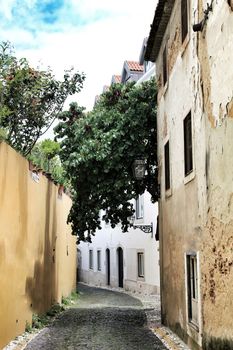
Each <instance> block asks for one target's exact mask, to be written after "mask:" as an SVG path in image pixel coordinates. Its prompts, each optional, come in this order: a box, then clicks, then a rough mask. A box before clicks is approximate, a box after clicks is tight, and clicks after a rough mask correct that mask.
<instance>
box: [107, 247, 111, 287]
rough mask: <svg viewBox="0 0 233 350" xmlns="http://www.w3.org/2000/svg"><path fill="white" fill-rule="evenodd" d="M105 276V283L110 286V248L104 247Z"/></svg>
mask: <svg viewBox="0 0 233 350" xmlns="http://www.w3.org/2000/svg"><path fill="white" fill-rule="evenodd" d="M106 277H107V285H108V286H110V250H109V249H108V248H107V249H106Z"/></svg>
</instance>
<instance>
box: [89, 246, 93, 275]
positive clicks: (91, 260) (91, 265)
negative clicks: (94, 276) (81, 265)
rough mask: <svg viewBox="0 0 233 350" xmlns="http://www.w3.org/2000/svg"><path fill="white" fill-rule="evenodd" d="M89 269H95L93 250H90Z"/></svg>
mask: <svg viewBox="0 0 233 350" xmlns="http://www.w3.org/2000/svg"><path fill="white" fill-rule="evenodd" d="M89 269H90V270H93V250H89Z"/></svg>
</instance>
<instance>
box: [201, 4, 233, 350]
mask: <svg viewBox="0 0 233 350" xmlns="http://www.w3.org/2000/svg"><path fill="white" fill-rule="evenodd" d="M201 5H202V6H200V8H199V11H200V12H201V11H202V8H206V7H207V1H203V2H202V4H201ZM231 6H232V2H231V1H213V11H212V12H211V13H210V15H209V19H208V22H207V26H206V28H205V30H204V32H203V33H202V34H201V35H200V37H199V50H198V55H199V60H200V62H201V65H202V75H201V79H202V85H203V99H204V110H205V113H206V120H207V123H206V138H207V140H208V147H207V159H208V162H207V186H208V197H207V199H208V220H207V226H206V229H205V231H204V237H203V238H204V239H203V245H202V254H203V265H202V285H203V290H202V292H203V333H204V337H205V342H206V343H207V345H206V348H208V341H209V340H211V341H212V342H213V339H214V341H215V345H213V346H215V348H216V349H218V344H219V342H221V341H223V340H228V341H229V343H228V345H225V348H226V349H228V348H229V349H230V348H232V347H233V326H232V324H233V298H232V290H233V203H232V198H233V189H232V184H233V160H232V152H233V138H232V135H233V120H232V101H233V83H232V82H233V69H232V64H231V61H232V59H231V58H232V52H233V12H232V7H231ZM200 15H201V14H200ZM209 320H211V322H209ZM230 341H231V345H230ZM227 346H228V347H227ZM230 346H231V347H230ZM219 348H220V347H219Z"/></svg>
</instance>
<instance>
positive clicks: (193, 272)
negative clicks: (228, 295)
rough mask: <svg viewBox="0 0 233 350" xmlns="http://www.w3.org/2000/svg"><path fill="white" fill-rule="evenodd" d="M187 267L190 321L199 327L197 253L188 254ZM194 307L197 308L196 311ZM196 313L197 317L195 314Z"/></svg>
mask: <svg viewBox="0 0 233 350" xmlns="http://www.w3.org/2000/svg"><path fill="white" fill-rule="evenodd" d="M186 269H187V307H188V321H189V323H191V324H193V325H194V326H195V327H198V304H199V287H198V284H199V282H198V258H197V254H196V253H194V252H192V253H187V254H186ZM194 307H195V308H196V310H195V312H194ZM195 313H196V318H195V317H194V314H195Z"/></svg>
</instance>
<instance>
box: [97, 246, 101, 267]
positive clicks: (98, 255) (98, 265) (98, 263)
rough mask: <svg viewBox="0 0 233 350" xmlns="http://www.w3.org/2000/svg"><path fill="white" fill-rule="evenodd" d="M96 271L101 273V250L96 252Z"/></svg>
mask: <svg viewBox="0 0 233 350" xmlns="http://www.w3.org/2000/svg"><path fill="white" fill-rule="evenodd" d="M97 270H98V271H101V250H97Z"/></svg>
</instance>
